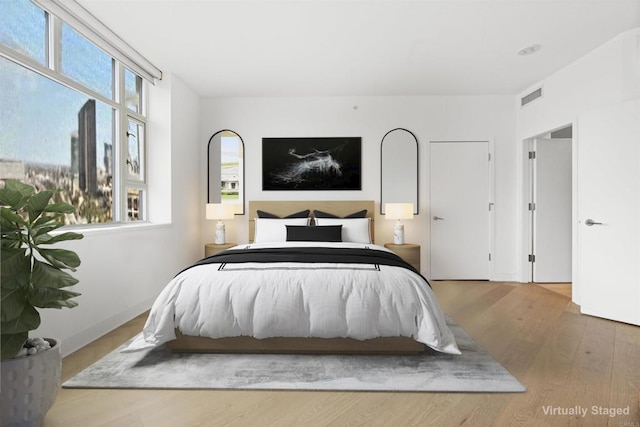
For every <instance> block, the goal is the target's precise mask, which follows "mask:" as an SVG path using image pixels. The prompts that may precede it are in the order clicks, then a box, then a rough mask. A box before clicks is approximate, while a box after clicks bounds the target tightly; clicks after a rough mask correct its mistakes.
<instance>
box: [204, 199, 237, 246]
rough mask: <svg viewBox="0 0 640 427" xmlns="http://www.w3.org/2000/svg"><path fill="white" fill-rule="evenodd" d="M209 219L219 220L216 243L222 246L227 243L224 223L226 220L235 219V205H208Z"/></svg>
mask: <svg viewBox="0 0 640 427" xmlns="http://www.w3.org/2000/svg"><path fill="white" fill-rule="evenodd" d="M206 217H207V219H214V220H218V222H217V223H216V234H215V239H214V243H215V244H216V245H222V244H224V243H225V236H224V222H223V220H225V219H233V218H234V217H235V208H234V206H233V205H227V204H223V203H207V212H206Z"/></svg>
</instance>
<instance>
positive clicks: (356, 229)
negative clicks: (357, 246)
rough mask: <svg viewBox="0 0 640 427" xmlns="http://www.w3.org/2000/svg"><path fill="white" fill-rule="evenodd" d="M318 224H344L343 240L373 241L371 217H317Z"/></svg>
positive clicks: (355, 241)
mask: <svg viewBox="0 0 640 427" xmlns="http://www.w3.org/2000/svg"><path fill="white" fill-rule="evenodd" d="M315 221H316V225H342V241H343V242H353V243H371V218H316V219H315Z"/></svg>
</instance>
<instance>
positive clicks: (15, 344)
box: [0, 332, 29, 362]
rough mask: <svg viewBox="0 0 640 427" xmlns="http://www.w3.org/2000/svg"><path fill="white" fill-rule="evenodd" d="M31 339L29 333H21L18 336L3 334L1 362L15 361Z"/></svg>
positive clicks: (0, 340) (0, 348)
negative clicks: (28, 339)
mask: <svg viewBox="0 0 640 427" xmlns="http://www.w3.org/2000/svg"><path fill="white" fill-rule="evenodd" d="M28 337H29V333H28V332H20V333H17V334H2V336H1V337H0V343H1V345H2V347H0V361H2V362H4V361H5V360H9V359H13V358H14V357H15V356H16V355H17V354H18V352H19V351H20V349H22V346H23V345H24V343H25V342H26V341H27V338H28Z"/></svg>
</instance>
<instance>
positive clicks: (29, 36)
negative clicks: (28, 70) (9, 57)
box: [0, 0, 46, 65]
mask: <svg viewBox="0 0 640 427" xmlns="http://www.w3.org/2000/svg"><path fill="white" fill-rule="evenodd" d="M45 33H46V19H45V13H44V11H43V10H42V9H40V8H39V7H37V6H36V5H34V4H33V3H31V2H30V1H29V0H14V1H0V43H2V44H4V45H6V46H8V47H10V48H11V49H14V50H16V51H18V52H20V53H21V54H23V55H25V56H28V57H29V58H32V59H34V60H35V61H37V62H38V63H40V64H43V65H44V64H45V62H46V55H45V45H46V38H45Z"/></svg>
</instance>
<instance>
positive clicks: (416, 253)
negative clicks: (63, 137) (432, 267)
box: [384, 243, 420, 271]
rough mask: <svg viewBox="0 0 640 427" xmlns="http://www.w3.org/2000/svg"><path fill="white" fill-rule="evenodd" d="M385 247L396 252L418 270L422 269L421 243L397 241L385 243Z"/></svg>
mask: <svg viewBox="0 0 640 427" xmlns="http://www.w3.org/2000/svg"><path fill="white" fill-rule="evenodd" d="M384 247H385V248H387V249H390V250H392V251H393V252H395V253H396V254H397V255H398V256H399V257H400V258H402V259H403V260H405V261H406V262H407V263H408V264H411V265H412V266H413V267H414V268H415V269H416V270H418V271H420V245H418V244H415V243H404V244H402V245H397V244H395V243H385V244H384Z"/></svg>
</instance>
